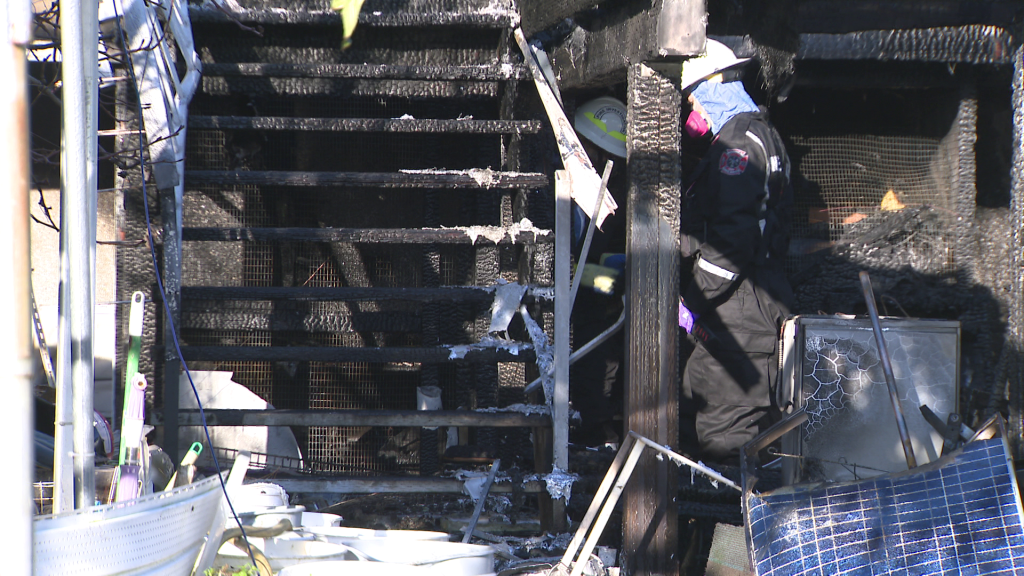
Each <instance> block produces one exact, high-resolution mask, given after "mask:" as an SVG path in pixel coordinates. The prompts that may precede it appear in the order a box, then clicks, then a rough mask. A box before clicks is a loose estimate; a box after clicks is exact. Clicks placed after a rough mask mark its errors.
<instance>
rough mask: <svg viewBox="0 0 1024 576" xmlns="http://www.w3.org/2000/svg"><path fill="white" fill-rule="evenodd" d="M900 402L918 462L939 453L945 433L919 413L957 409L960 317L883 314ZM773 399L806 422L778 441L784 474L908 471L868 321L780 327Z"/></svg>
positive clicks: (824, 477) (834, 477) (830, 477)
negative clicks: (804, 415) (803, 413)
mask: <svg viewBox="0 0 1024 576" xmlns="http://www.w3.org/2000/svg"><path fill="white" fill-rule="evenodd" d="M880 323H881V327H882V332H883V336H884V338H885V342H886V347H887V350H888V352H889V358H890V362H891V364H892V370H893V375H894V376H895V380H896V388H897V390H898V391H899V398H900V406H901V408H902V412H903V415H904V418H905V420H906V423H907V428H908V430H909V432H910V437H911V444H912V445H913V447H914V454H915V456H916V458H917V463H918V464H923V463H926V462H931V461H933V460H936V459H937V458H938V457H939V456H940V455H941V453H942V444H943V438H942V436H941V435H940V434H939V432H938V431H937V430H935V429H934V428H933V427H932V426H931V425H930V424H929V423H928V422H927V421H926V420H925V419H924V416H923V415H922V413H921V410H920V406H921V405H926V406H928V408H930V409H931V410H932V411H933V412H935V414H937V415H938V416H939V417H940V418H941V419H942V420H943V421H945V419H946V417H947V416H948V415H949V414H950V413H954V412H957V411H958V408H959V406H958V404H959V403H958V397H959V374H960V323H959V322H956V321H949V320H923V319H910V318H891V317H883V318H881V320H880ZM781 350H782V353H781V356H780V362H781V363H782V370H781V371H780V372H781V377H780V381H779V386H778V387H777V394H778V398H777V400H778V402H779V406H781V407H783V409H784V410H785V411H792V410H795V409H798V408H800V407H803V408H805V409H806V411H807V415H808V419H807V422H806V423H805V424H804V425H803V426H801V427H799V428H797V429H795V430H793V431H792V432H791V433H789V434H788V435H787V436H785V437H783V439H782V452H783V454H788V455H790V456H795V457H784V458H783V459H782V464H783V481H784V482H785V483H787V484H791V483H796V482H813V481H844V480H855V479H863V478H868V477H871V476H877V475H880V474H884V473H895V472H900V471H903V470H906V469H907V462H906V457H905V455H904V452H903V444H902V442H901V440H900V436H899V431H898V428H897V425H896V416H895V413H894V410H893V406H892V401H891V399H890V396H889V389H888V385H887V384H886V381H885V373H884V372H883V370H882V364H881V360H880V357H879V354H878V347H877V345H876V341H875V336H874V333H873V332H872V330H871V321H870V320H869V319H868V318H857V317H853V316H795V317H791V318H789V319H787V320H786V322H785V323H784V325H783V329H782V346H781Z"/></svg>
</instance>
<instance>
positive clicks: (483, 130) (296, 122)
mask: <svg viewBox="0 0 1024 576" xmlns="http://www.w3.org/2000/svg"><path fill="white" fill-rule="evenodd" d="M542 126H543V123H542V122H541V121H540V120H474V119H463V118H457V119H447V118H443V119H438V118H422V119H421V118H292V117H283V116H274V117H269V116H266V117H254V116H191V117H189V128H191V129H221V130H308V131H322V132H401V133H417V132H429V133H449V134H450V133H469V134H536V133H538V132H540V130H541V128H542Z"/></svg>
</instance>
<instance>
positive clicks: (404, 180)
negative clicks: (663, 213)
mask: <svg viewBox="0 0 1024 576" xmlns="http://www.w3.org/2000/svg"><path fill="white" fill-rule="evenodd" d="M185 181H186V183H189V184H221V185H227V184H242V185H244V184H251V185H260V184H270V185H276V186H331V185H347V186H357V187H358V186H362V187H375V188H481V189H489V188H506V189H507V188H534V187H544V186H547V185H548V176H547V175H546V174H541V173H539V172H499V171H495V170H490V169H479V168H474V169H470V170H440V169H428V170H402V171H399V172H300V171H290V170H259V171H256V170H253V171H241V170H234V171H230V170H189V171H186V172H185Z"/></svg>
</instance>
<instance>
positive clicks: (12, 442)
mask: <svg viewBox="0 0 1024 576" xmlns="http://www.w3.org/2000/svg"><path fill="white" fill-rule="evenodd" d="M31 21H32V12H31V7H30V3H29V0H7V2H5V3H4V4H3V5H2V6H0V78H3V79H4V81H3V83H2V84H0V133H2V134H5V135H6V137H5V138H3V139H2V140H0V175H2V177H3V179H4V180H3V184H2V185H0V193H2V194H3V195H4V196H5V197H6V198H7V200H5V201H3V205H4V206H6V207H7V211H6V212H5V214H6V220H5V221H4V223H3V225H0V294H3V295H4V305H3V306H0V326H3V327H4V330H3V332H2V333H0V334H2V335H0V366H3V367H4V376H5V378H4V380H5V383H4V398H3V402H2V403H0V421H2V422H3V423H4V447H5V450H4V464H5V469H4V473H3V474H0V494H3V495H4V500H5V502H6V506H5V508H6V509H7V510H8V516H7V518H6V523H8V524H9V526H8V527H7V529H6V530H4V540H5V542H4V551H5V552H4V561H3V573H4V574H11V575H12V576H30V575H31V574H32V572H33V570H32V516H33V504H32V477H33V472H34V470H35V466H34V464H33V442H32V436H33V434H32V430H33V414H32V407H33V406H32V404H33V402H32V376H33V375H32V369H33V366H34V364H33V363H32V339H31V336H30V334H31V332H30V330H29V326H30V325H31V324H30V323H31V313H30V312H29V230H28V223H29V219H28V213H29V208H28V206H29V159H28V158H29V154H28V133H29V132H28V99H27V94H28V89H27V81H26V66H27V59H26V54H25V46H26V45H28V43H29V42H30V41H31V36H32V34H31Z"/></svg>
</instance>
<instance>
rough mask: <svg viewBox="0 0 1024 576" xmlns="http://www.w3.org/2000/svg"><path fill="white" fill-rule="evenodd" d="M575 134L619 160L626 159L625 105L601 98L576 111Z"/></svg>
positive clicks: (606, 97) (585, 104)
mask: <svg viewBox="0 0 1024 576" xmlns="http://www.w3.org/2000/svg"><path fill="white" fill-rule="evenodd" d="M575 120H576V121H575V125H576V126H575V128H576V132H577V133H578V134H579V135H581V136H583V137H585V138H586V139H587V140H590V141H591V142H593V143H594V144H597V145H598V146H600V147H601V148H602V149H603V150H605V151H606V152H608V153H610V154H614V155H616V156H618V157H619V158H625V157H626V105H625V104H623V103H622V102H619V101H618V100H616V99H615V98H610V97H608V96H601V97H600V98H594V99H593V100H591V101H589V102H586V103H584V104H583V105H581V106H580V107H579V108H577V109H576V118H575Z"/></svg>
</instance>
